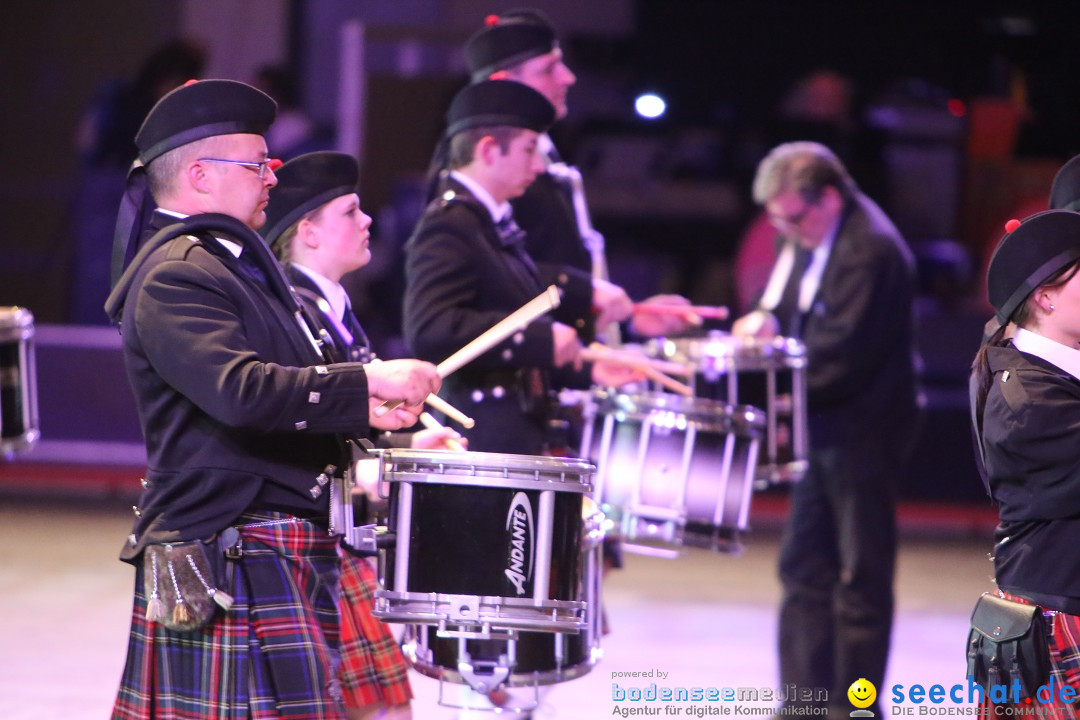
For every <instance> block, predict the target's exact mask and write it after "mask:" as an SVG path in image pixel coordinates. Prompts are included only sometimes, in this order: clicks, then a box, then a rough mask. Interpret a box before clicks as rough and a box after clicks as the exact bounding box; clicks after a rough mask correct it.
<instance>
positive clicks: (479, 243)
mask: <svg viewBox="0 0 1080 720" xmlns="http://www.w3.org/2000/svg"><path fill="white" fill-rule="evenodd" d="M554 118H555V110H554V108H553V107H552V105H551V103H549V102H548V101H547V100H546V99H545V98H544V97H543V96H542V95H541V94H540V93H538V92H536V91H535V90H532V89H531V88H529V87H527V86H525V85H522V84H520V83H515V82H507V81H504V80H488V81H484V82H481V83H477V84H474V85H470V86H467V87H465V88H464V89H463V90H461V91H460V92H459V93H458V94H457V95H456V96H455V97H454V100H453V102H452V103H451V106H450V110H449V112H448V114H447V122H448V127H447V131H446V136H447V137H448V138H450V172H449V175H448V176H447V177H446V179H445V182H444V184H443V185H442V186H441V188H440V191H439V197H437V198H436V199H435V200H434V201H433V202H432V203H431V204H430V205H429V206H428V207H427V209H426V210H425V211H424V214H423V215H422V216H421V218H420V222H419V223H418V225H417V227H416V230H415V232H414V233H413V236H412V238H411V239H410V240H409V242H408V244H407V245H406V264H405V284H406V288H405V308H404V316H405V323H404V324H405V327H404V330H405V340H406V342H407V343H408V345H409V348H410V349H411V350H412V352H413V353H415V354H416V356H417V357H420V358H425V359H428V360H432V361H442V360H443V359H445V358H447V357H449V356H450V355H451V354H452V353H454V352H455V351H457V350H458V349H460V348H462V347H464V346H465V345H466V344H468V343H469V342H470V341H472V340H473V339H474V338H476V337H477V336H479V335H480V334H481V333H482V332H484V331H485V330H487V329H488V328H490V327H491V326H493V325H495V324H496V323H497V322H499V321H500V320H502V319H503V318H505V317H506V316H507V315H510V314H511V313H512V312H513V311H515V310H517V309H518V308H519V307H521V306H522V305H524V304H525V303H526V302H528V301H529V300H531V299H532V298H534V297H535V296H536V295H538V294H539V293H540V292H541V291H542V290H543V288H544V287H545V286H546V285H547V284H548V283H555V284H557V285H558V286H559V287H560V289H561V290H562V291H563V303H562V304H561V305H560V306H559V307H558V308H557V309H556V310H555V311H554V313H553V314H552V316H551V317H547V316H545V317H542V318H540V319H538V320H536V321H534V322H532V323H531V324H530V325H529V326H528V327H526V328H525V329H523V330H522V331H521V332H518V333H515V334H514V335H513V336H512V337H511V338H509V339H508V340H505V341H504V342H502V343H500V344H499V345H497V346H496V347H495V348H494V349H492V350H489V351H488V352H486V353H484V354H483V355H482V356H481V357H480V358H478V359H477V360H476V361H474V362H473V363H471V364H470V365H468V366H467V367H465V368H463V369H461V370H459V371H458V372H456V373H454V374H453V375H451V376H450V377H449V378H447V379H446V382H445V383H444V392H445V394H446V399H447V400H448V401H449V402H450V404H451V405H453V406H455V407H456V408H458V409H459V410H461V411H462V412H464V413H465V414H466V415H469V416H470V417H472V418H474V419H475V420H476V427H475V428H473V429H472V430H469V431H467V432H466V433H465V435H466V437H468V438H469V443H470V448H471V449H473V450H481V451H485V452H509V453H521V454H529V455H538V454H541V453H542V452H543V451H544V450H545V447H546V438H545V434H546V429H547V426H548V422H547V421H548V419H549V416H550V410H551V408H550V406H549V393H550V391H551V390H552V388H553V387H565V386H567V385H568V384H575V383H576V384H577V385H580V384H582V383H584V384H585V385H587V384H588V379H587V378H586V377H584V376H583V374H582V373H578V372H575V371H574V370H573V368H572V367H571V366H572V365H573V364H574V363H575V362H576V360H577V355H578V352H579V351H580V349H581V342H580V340H579V338H578V333H577V331H576V330H575V329H574V328H575V326H578V325H579V323H580V322H581V321H582V320H583V316H584V314H587V313H588V312H589V305H588V298H589V295H590V293H589V287H590V281H589V279H588V278H587V277H585V278H582V277H581V276H580V274H577V275H575V274H573V273H568V272H560V273H556V274H555V276H554V277H551V278H550V279H548V278H543V276H542V274H541V271H540V270H539V269H538V268H537V266H536V264H535V263H534V262H533V260H532V258H531V257H530V256H529V254H528V252H527V251H526V249H525V233H524V232H522V230H521V228H519V227H518V226H517V225H516V223H515V222H514V220H513V217H512V211H511V208H510V200H511V198H514V197H517V196H519V195H521V193H523V192H524V191H525V189H526V188H527V187H528V186H529V184H530V183H531V182H532V181H533V179H534V178H535V177H536V175H537V174H538V173H539V172H541V171H542V169H543V164H542V161H541V159H540V157H539V155H538V154H537V150H536V149H537V140H538V138H539V136H540V133H542V132H543V131H545V130H546V129H547V127H548V126H549V125H550V124H551V122H552V121H553V120H554ZM542 278H543V279H542ZM583 301H584V302H583ZM591 370H592V371H593V372H594V373H596V374H598V375H604V373H606V372H608V371H611V370H612V368H609V367H608V366H604V365H596V366H592V368H591ZM626 379H627V378H626V377H623V376H622V375H618V374H616V376H615V377H612V378H606V379H605V384H606V385H612V384H621V383H622V382H625V381H626ZM608 380H611V381H613V382H609V381H608Z"/></svg>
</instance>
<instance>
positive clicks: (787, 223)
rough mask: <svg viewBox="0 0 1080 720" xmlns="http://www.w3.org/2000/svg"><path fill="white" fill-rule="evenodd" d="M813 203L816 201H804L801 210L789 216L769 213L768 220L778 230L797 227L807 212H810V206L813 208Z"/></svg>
mask: <svg viewBox="0 0 1080 720" xmlns="http://www.w3.org/2000/svg"><path fill="white" fill-rule="evenodd" d="M815 204H816V203H806V204H805V205H803V209H802V210H800V211H799V212H797V213H795V214H794V215H791V216H789V217H784V216H782V215H769V222H771V223H772V224H773V227H775V228H776V229H778V230H783V229H784V228H796V229H797V228H798V227H799V225H800V224H802V221H803V220H805V219H806V216H807V214H808V213H809V212H810V210H811V208H813V207H814V205H815Z"/></svg>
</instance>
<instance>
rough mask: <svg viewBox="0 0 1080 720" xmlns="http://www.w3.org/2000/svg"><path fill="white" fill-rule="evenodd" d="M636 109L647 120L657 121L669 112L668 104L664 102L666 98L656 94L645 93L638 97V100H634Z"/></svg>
mask: <svg viewBox="0 0 1080 720" xmlns="http://www.w3.org/2000/svg"><path fill="white" fill-rule="evenodd" d="M634 109H635V110H636V111H637V114H638V115H640V116H641V117H643V118H645V119H647V120H655V119H656V118H658V117H661V116H662V115H663V114H664V111H666V110H667V103H666V102H664V98H662V97H660V96H659V95H657V94H656V93H644V94H642V95H638V96H637V99H636V100H634Z"/></svg>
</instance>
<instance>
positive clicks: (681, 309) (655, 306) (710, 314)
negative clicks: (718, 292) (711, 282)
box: [634, 303, 730, 320]
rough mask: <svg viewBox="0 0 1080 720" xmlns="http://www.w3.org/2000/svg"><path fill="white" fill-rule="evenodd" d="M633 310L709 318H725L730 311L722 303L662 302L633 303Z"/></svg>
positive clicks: (655, 313)
mask: <svg viewBox="0 0 1080 720" xmlns="http://www.w3.org/2000/svg"><path fill="white" fill-rule="evenodd" d="M634 312H636V313H652V314H654V315H696V316H697V317H699V318H709V319H711V320H727V319H728V315H730V311H729V310H728V309H727V308H726V307H724V306H722V305H716V306H713V305H665V304H662V303H635V304H634Z"/></svg>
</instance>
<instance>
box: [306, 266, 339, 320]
mask: <svg viewBox="0 0 1080 720" xmlns="http://www.w3.org/2000/svg"><path fill="white" fill-rule="evenodd" d="M292 266H293V267H294V268H296V269H297V270H299V271H300V272H302V273H304V274H305V275H307V276H308V277H309V278H311V281H312V282H313V283H315V284H316V285H317V286H318V287H319V292H321V293H322V296H323V297H324V298H326V301H327V302H328V303H330V309H331V310H332V311H333V313H334V316H333V317H334V319H335V320H342V319H343V318H344V317H345V310H346V309H348V307H349V295H348V293H346V292H345V288H344V287H343V286H342V285H341V283H338V282H334V281H333V280H331V279H330V278H327V277H324V276H322V275H320V274H319V273H317V272H315V271H314V270H312V269H311V268H309V267H306V266H304V265H301V264H300V263H296V262H294V263H293V264H292Z"/></svg>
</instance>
